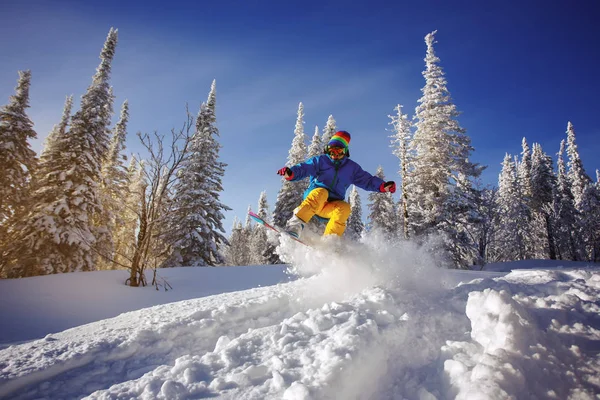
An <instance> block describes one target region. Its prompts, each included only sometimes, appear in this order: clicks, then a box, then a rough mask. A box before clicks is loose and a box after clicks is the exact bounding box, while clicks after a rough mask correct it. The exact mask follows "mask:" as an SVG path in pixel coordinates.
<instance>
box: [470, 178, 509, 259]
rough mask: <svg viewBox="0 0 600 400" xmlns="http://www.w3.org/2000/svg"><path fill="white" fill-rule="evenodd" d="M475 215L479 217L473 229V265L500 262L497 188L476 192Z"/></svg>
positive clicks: (501, 250)
mask: <svg viewBox="0 0 600 400" xmlns="http://www.w3.org/2000/svg"><path fill="white" fill-rule="evenodd" d="M475 193H476V194H477V197H478V199H477V201H476V202H475V204H476V205H477V210H476V215H477V216H478V217H479V221H478V223H477V224H476V225H475V226H474V227H473V228H474V234H473V236H474V242H475V243H477V254H476V257H475V264H476V265H480V266H483V265H485V264H487V263H490V262H494V261H500V260H501V258H500V257H501V254H502V252H503V251H504V249H500V248H499V246H498V243H497V228H498V201H497V198H498V188H496V187H492V188H483V189H478V190H477V191H476V192H475Z"/></svg>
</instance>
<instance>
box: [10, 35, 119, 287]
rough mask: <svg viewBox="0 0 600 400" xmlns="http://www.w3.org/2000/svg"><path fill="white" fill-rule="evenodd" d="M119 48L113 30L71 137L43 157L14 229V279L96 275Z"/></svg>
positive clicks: (60, 136)
mask: <svg viewBox="0 0 600 400" xmlns="http://www.w3.org/2000/svg"><path fill="white" fill-rule="evenodd" d="M116 44H117V31H116V30H114V29H112V28H111V29H110V31H109V33H108V37H107V39H106V42H105V43H104V48H103V49H102V52H101V54H100V60H101V62H100V65H99V66H98V69H97V70H96V74H95V75H94V77H93V79H92V84H91V85H90V86H89V87H88V90H87V92H86V93H85V94H84V95H83V96H82V100H81V107H80V110H79V111H78V112H77V113H75V115H73V117H72V118H71V127H70V131H69V132H68V133H67V132H64V134H63V133H61V134H56V136H55V137H54V138H52V139H51V140H52V142H51V144H49V149H48V150H47V151H46V152H45V153H46V154H45V155H44V157H45V160H44V161H43V163H42V164H43V165H41V166H40V171H39V173H36V181H37V183H36V191H35V192H34V193H33V195H32V204H31V206H30V207H29V209H28V214H27V215H26V216H25V217H24V219H23V221H22V223H21V224H20V226H19V227H18V228H17V229H15V237H14V240H12V242H13V244H14V245H13V246H12V247H11V249H10V255H9V257H7V258H8V262H9V263H11V265H12V267H11V275H12V276H32V275H38V274H48V273H57V272H71V271H78V270H83V271H88V270H93V269H95V259H96V251H95V246H96V238H97V235H98V232H101V231H102V230H103V227H101V226H97V227H95V226H93V222H94V221H95V220H97V219H98V217H97V216H99V215H102V212H103V210H102V203H101V200H100V195H99V191H98V183H99V182H100V170H101V164H102V161H103V159H104V157H105V154H106V150H107V148H108V141H109V138H108V130H107V123H108V121H109V120H110V117H111V116H110V115H108V111H109V110H110V109H111V107H112V106H110V105H109V103H110V101H112V98H111V96H112V95H111V91H110V88H109V85H108V80H109V78H110V69H111V63H112V59H113V56H114V53H115V48H116ZM57 149H60V151H58V150H57ZM51 155H52V158H50V157H51Z"/></svg>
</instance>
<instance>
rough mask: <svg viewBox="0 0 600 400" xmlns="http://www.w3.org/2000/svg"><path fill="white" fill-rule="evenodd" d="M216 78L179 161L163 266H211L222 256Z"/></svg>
mask: <svg viewBox="0 0 600 400" xmlns="http://www.w3.org/2000/svg"><path fill="white" fill-rule="evenodd" d="M215 109H216V82H215V81H213V82H212V85H211V88H210V93H209V95H208V100H207V102H206V103H202V105H201V107H200V111H199V113H198V118H197V120H196V131H195V133H194V136H193V138H192V140H191V142H190V146H189V148H188V151H189V155H188V156H187V158H186V159H185V160H184V161H183V162H182V164H181V169H180V171H179V173H178V177H179V181H178V182H177V184H176V185H175V186H174V192H175V195H174V199H173V208H172V210H171V211H170V212H169V213H168V214H167V220H168V221H169V222H168V223H167V225H168V226H170V227H172V228H176V229H172V231H171V232H170V234H169V236H170V238H169V239H167V240H168V242H169V244H170V245H171V246H172V250H171V255H170V257H169V259H168V260H167V261H166V262H165V266H184V265H185V266H192V265H196V266H207V265H208V266H215V265H217V264H222V263H223V262H224V258H223V256H222V254H221V252H220V247H221V246H223V245H226V244H227V238H226V237H225V236H224V235H223V234H222V233H220V232H223V233H224V232H225V230H224V229H223V222H222V221H223V219H224V218H225V216H224V215H223V211H226V210H231V208H229V207H227V206H226V205H224V204H223V203H221V202H220V200H219V197H220V193H221V192H222V191H223V185H222V178H223V175H224V173H225V167H226V164H225V163H223V162H220V161H219V149H220V148H221V145H220V144H219V143H218V142H217V139H216V137H217V136H219V130H218V129H217V126H216V116H215Z"/></svg>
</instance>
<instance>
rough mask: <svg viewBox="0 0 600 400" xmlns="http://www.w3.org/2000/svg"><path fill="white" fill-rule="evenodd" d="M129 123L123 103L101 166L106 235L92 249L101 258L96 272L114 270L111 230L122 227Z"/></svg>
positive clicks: (127, 104) (127, 112)
mask: <svg viewBox="0 0 600 400" xmlns="http://www.w3.org/2000/svg"><path fill="white" fill-rule="evenodd" d="M128 121H129V103H128V102H127V100H125V102H124V103H123V105H122V107H121V115H120V117H119V121H118V122H117V124H116V125H115V127H114V129H113V132H112V138H111V141H110V144H109V148H108V152H107V153H106V158H105V159H104V163H103V164H102V171H101V177H102V180H101V184H100V194H101V196H102V206H103V214H102V215H101V217H102V219H103V221H102V222H101V224H100V225H102V226H106V229H107V231H106V234H105V235H103V236H102V239H101V238H98V241H99V243H98V245H97V246H96V247H97V249H98V251H99V252H100V255H101V257H100V258H99V260H98V268H99V269H107V268H112V269H114V268H116V266H117V265H116V264H115V263H114V255H115V237H114V234H115V230H116V227H118V226H122V225H124V221H123V218H124V214H125V213H126V210H125V208H124V202H125V199H126V198H127V192H128V188H129V180H128V178H129V176H128V172H127V168H126V167H125V161H126V160H127V156H126V155H125V154H124V151H125V140H126V137H127V122H128Z"/></svg>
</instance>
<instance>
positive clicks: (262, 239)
mask: <svg viewBox="0 0 600 400" xmlns="http://www.w3.org/2000/svg"><path fill="white" fill-rule="evenodd" d="M256 214H258V216H259V217H261V218H262V219H263V220H265V221H267V222H268V221H269V204H268V202H267V192H265V191H263V192H261V193H260V197H259V198H258V209H257V211H256ZM250 247H251V248H252V263H253V264H257V265H263V264H268V263H269V260H270V259H272V257H273V252H274V251H275V246H273V245H272V244H270V243H269V241H268V237H267V231H266V229H265V228H264V227H263V226H260V225H258V224H255V226H254V228H253V229H252V236H251V246H250Z"/></svg>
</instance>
